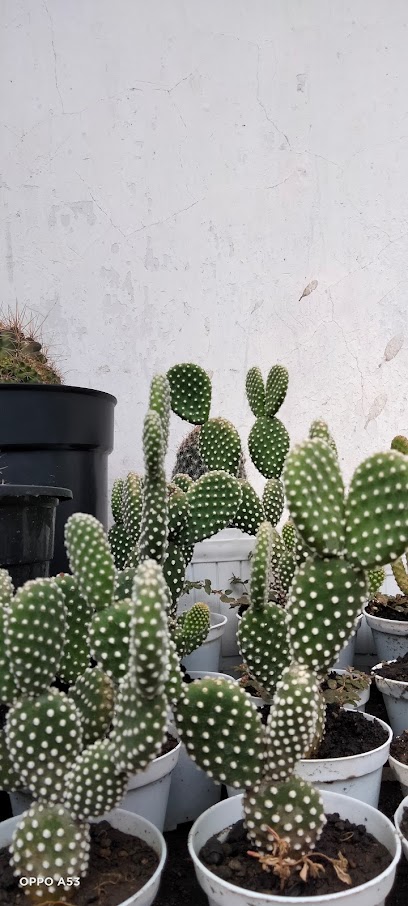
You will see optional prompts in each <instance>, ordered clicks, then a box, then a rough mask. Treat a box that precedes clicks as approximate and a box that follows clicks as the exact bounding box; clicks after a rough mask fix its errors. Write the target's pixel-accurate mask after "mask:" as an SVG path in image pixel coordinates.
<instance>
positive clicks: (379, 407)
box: [364, 393, 388, 428]
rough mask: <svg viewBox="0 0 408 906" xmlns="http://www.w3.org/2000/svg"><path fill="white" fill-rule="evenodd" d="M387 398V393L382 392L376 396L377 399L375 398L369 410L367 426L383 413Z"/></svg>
mask: <svg viewBox="0 0 408 906" xmlns="http://www.w3.org/2000/svg"><path fill="white" fill-rule="evenodd" d="M387 399H388V397H387V394H386V393H380V394H379V396H376V398H375V400H373V402H372V403H371V406H370V408H369V410H368V415H367V420H366V423H365V425H364V427H365V428H366V427H367V425H369V424H370V422H372V421H373V420H374V419H375V418H377V417H378V416H379V415H381V412H382V411H383V409H384V408H385V406H386V405H387Z"/></svg>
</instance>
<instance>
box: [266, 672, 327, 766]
mask: <svg viewBox="0 0 408 906" xmlns="http://www.w3.org/2000/svg"><path fill="white" fill-rule="evenodd" d="M318 717H319V681H318V679H317V677H316V674H315V673H314V672H313V671H312V670H308V668H307V667H305V666H304V665H302V664H296V663H292V664H290V665H289V666H288V667H286V668H285V669H284V670H283V671H282V674H281V677H280V679H279V682H278V683H277V686H276V693H275V696H274V699H273V703H272V707H271V710H270V712H269V716H268V720H267V724H266V744H267V772H268V777H270V779H272V780H287V779H288V777H290V775H291V774H292V773H293V770H294V768H295V767H296V764H297V763H298V762H299V761H300V759H301V758H304V757H305V755H306V754H307V752H308V751H309V749H310V746H311V744H312V742H313V739H314V737H315V732H316V726H317V721H318Z"/></svg>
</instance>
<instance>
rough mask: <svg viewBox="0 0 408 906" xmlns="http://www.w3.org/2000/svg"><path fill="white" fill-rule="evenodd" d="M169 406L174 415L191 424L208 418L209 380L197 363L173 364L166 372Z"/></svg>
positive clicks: (200, 423) (209, 401) (201, 422)
mask: <svg viewBox="0 0 408 906" xmlns="http://www.w3.org/2000/svg"><path fill="white" fill-rule="evenodd" d="M167 377H168V380H169V384H170V392H171V408H172V410H173V412H175V413H176V415H179V416H180V418H182V419H184V420H185V421H187V422H191V423H192V424H193V425H202V424H203V423H204V422H206V421H207V420H208V416H209V414H210V406H211V381H210V378H209V377H208V374H207V372H206V371H204V369H203V368H200V366H199V365H193V364H191V363H185V364H181V365H173V367H172V368H170V370H169V371H168V372H167Z"/></svg>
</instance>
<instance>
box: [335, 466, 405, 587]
mask: <svg viewBox="0 0 408 906" xmlns="http://www.w3.org/2000/svg"><path fill="white" fill-rule="evenodd" d="M407 497H408V458H407V457H406V456H403V455H402V453H397V452H395V451H393V450H390V451H389V452H387V453H376V454H374V456H370V457H369V458H368V459H366V460H364V462H362V463H361V465H360V466H358V468H357V469H356V471H355V472H354V475H353V478H352V480H351V484H350V490H349V494H348V498H347V504H346V542H347V557H348V559H349V560H351V561H352V562H353V563H354V564H356V565H357V566H360V567H363V569H372V568H373V567H377V566H385V565H386V564H387V563H391V562H392V561H393V560H397V559H398V557H400V556H401V555H402V554H403V553H404V551H405V550H406V548H407V547H408V507H407Z"/></svg>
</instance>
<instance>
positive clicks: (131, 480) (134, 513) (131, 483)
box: [122, 472, 143, 547]
mask: <svg viewBox="0 0 408 906" xmlns="http://www.w3.org/2000/svg"><path fill="white" fill-rule="evenodd" d="M142 497H143V495H142V482H141V479H140V475H136V472H129V474H128V475H127V476H126V479H125V481H124V483H123V504H122V513H123V523H124V526H125V529H126V531H127V534H128V536H129V538H130V541H131V543H132V547H134V546H135V544H137V542H138V541H139V535H140V523H141V519H142Z"/></svg>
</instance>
